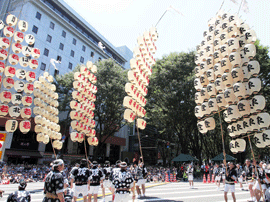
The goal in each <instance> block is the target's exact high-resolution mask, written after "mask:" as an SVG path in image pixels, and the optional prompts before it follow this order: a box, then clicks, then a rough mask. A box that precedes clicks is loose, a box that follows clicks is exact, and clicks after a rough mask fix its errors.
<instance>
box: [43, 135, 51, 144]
mask: <svg viewBox="0 0 270 202" xmlns="http://www.w3.org/2000/svg"><path fill="white" fill-rule="evenodd" d="M49 142H50V137H49V136H48V135H44V137H43V144H48V143H49Z"/></svg>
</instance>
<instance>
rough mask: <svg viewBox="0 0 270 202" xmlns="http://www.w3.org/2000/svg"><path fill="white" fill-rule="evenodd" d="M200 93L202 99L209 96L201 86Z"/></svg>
mask: <svg viewBox="0 0 270 202" xmlns="http://www.w3.org/2000/svg"><path fill="white" fill-rule="evenodd" d="M200 93H201V97H202V99H203V101H207V100H208V99H209V98H210V96H209V94H208V93H207V89H206V88H202V89H201V91H200Z"/></svg>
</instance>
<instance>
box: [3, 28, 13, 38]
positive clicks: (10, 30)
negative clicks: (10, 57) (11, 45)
mask: <svg viewBox="0 0 270 202" xmlns="http://www.w3.org/2000/svg"><path fill="white" fill-rule="evenodd" d="M13 34H14V29H13V27H10V26H6V27H5V28H4V35H5V36H6V37H12V36H13Z"/></svg>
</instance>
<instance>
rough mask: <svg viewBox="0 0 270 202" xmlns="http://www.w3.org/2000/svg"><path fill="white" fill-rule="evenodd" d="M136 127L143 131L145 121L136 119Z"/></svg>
mask: <svg viewBox="0 0 270 202" xmlns="http://www.w3.org/2000/svg"><path fill="white" fill-rule="evenodd" d="M137 126H138V128H140V129H141V130H144V129H145V127H146V121H145V120H144V119H137Z"/></svg>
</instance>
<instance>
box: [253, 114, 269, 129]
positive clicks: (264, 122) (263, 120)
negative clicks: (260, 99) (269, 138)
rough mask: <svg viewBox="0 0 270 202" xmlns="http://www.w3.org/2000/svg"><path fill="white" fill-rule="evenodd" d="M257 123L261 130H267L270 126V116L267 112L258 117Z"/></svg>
mask: <svg viewBox="0 0 270 202" xmlns="http://www.w3.org/2000/svg"><path fill="white" fill-rule="evenodd" d="M256 121H257V124H258V127H259V128H260V129H266V128H268V127H269V125H270V115H269V114H268V113H266V112H263V113H259V114H257V116H256Z"/></svg>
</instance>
